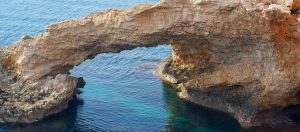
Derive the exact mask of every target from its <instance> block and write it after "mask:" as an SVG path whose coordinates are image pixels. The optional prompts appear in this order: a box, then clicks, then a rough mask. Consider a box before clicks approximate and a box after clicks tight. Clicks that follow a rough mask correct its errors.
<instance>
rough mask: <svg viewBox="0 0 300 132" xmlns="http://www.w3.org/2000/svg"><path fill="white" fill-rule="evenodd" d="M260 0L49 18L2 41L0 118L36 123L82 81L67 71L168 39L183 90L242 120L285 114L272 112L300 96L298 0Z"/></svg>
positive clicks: (168, 69) (175, 1)
mask: <svg viewBox="0 0 300 132" xmlns="http://www.w3.org/2000/svg"><path fill="white" fill-rule="evenodd" d="M259 2H262V1H259ZM259 2H257V3H254V2H250V1H249V2H248V1H239V0H228V1H214V0H162V1H161V2H160V3H157V4H154V5H138V6H135V7H133V8H130V9H128V10H119V9H110V10H106V11H104V12H98V13H93V14H90V15H88V16H86V17H84V18H80V19H75V20H70V21H64V22H59V23H54V24H51V25H49V26H48V27H47V29H46V32H45V33H43V34H41V35H39V36H35V37H31V36H25V37H23V38H22V40H20V41H19V42H16V43H15V44H13V45H11V46H9V47H7V48H4V49H1V52H0V53H1V55H0V57H1V60H2V64H3V66H4V67H3V68H1V69H2V73H1V74H2V75H3V76H5V77H6V78H10V79H8V81H6V82H5V81H4V82H2V83H3V84H5V87H3V88H2V91H4V93H9V94H10V96H8V97H6V98H9V99H8V101H6V102H5V103H3V105H2V107H1V108H2V109H4V110H2V111H0V121H1V122H33V121H36V120H38V119H41V118H43V117H44V116H47V115H50V114H53V113H57V112H59V111H61V110H63V109H65V108H66V107H67V104H68V101H69V100H70V99H72V96H74V95H75V91H76V88H77V81H78V79H77V78H74V77H72V76H70V75H68V72H69V70H70V69H72V68H73V67H74V66H76V65H79V64H80V63H82V62H83V61H84V60H86V59H89V58H93V57H94V56H95V55H97V54H100V53H106V52H120V51H122V50H127V49H133V48H136V47H148V46H155V45H158V44H163V43H169V44H171V46H172V49H173V55H172V60H170V62H169V63H168V64H167V65H166V66H165V67H164V69H163V70H162V72H161V73H162V79H163V80H165V81H167V82H170V83H172V84H173V85H174V87H176V88H178V89H179V90H180V93H179V96H180V97H182V98H183V99H186V100H189V101H192V102H194V103H198V104H201V105H205V106H208V107H211V108H215V109H219V110H222V111H225V112H228V113H231V114H233V116H234V117H235V118H236V119H237V120H238V121H239V122H240V123H241V124H242V125H243V126H244V127H250V126H260V125H262V124H270V125H276V124H278V123H285V121H286V120H282V122H273V120H276V119H277V118H278V117H279V116H277V115H279V114H282V113H281V110H282V109H284V108H285V107H287V106H289V105H294V104H298V103H300V100H299V98H298V96H299V95H298V92H299V90H300V85H299V83H300V81H299V80H300V75H299V74H300V69H299V67H300V62H299V59H300V57H299V54H300V50H299V49H300V46H299V39H300V38H299V36H300V31H299V28H300V26H299V25H300V23H299V18H298V17H299V16H298V14H297V10H298V9H299V7H300V6H299V5H297V4H295V3H296V2H294V4H292V3H288V2H284V1H283V2H281V1H277V2H275V3H274V4H272V5H269V3H268V4H265V3H259ZM290 10H292V11H293V13H294V14H291V11H290ZM295 10H296V11H295ZM14 76H16V77H17V78H16V79H13V77H14ZM3 86H4V85H3ZM27 96H30V97H27ZM0 97H1V96H0ZM3 98H4V97H3ZM14 98H17V99H15V100H14ZM32 98H33V99H32ZM276 114H277V115H276ZM280 116H281V115H280Z"/></svg>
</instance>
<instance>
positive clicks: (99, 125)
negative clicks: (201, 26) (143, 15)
mask: <svg viewBox="0 0 300 132" xmlns="http://www.w3.org/2000/svg"><path fill="white" fill-rule="evenodd" d="M157 1H158V0H1V1H0V47H5V46H7V45H9V44H11V43H13V42H15V41H17V40H19V39H20V37H21V36H23V35H37V34H39V33H41V32H43V31H44V28H45V26H46V25H47V24H49V23H52V22H56V21H60V20H66V19H72V18H77V17H81V16H84V15H86V14H88V13H92V12H96V11H101V10H104V9H106V8H112V7H113V8H128V7H130V6H133V5H135V4H137V3H154V2H157ZM170 55H171V49H170V47H169V46H167V45H162V46H158V47H153V48H137V49H135V50H132V51H123V52H121V53H118V54H110V53H109V54H101V55H98V56H97V57H96V58H95V59H93V60H87V61H86V62H84V63H83V64H82V65H80V66H78V67H76V68H75V69H73V70H72V74H73V75H74V76H78V77H84V79H85V80H86V82H87V84H86V86H85V88H84V89H81V92H79V93H80V94H79V95H78V97H77V98H76V99H74V101H72V102H71V103H70V107H69V108H68V109H67V110H66V111H64V112H62V113H60V114H58V115H55V116H50V117H48V118H46V119H44V120H43V121H40V122H37V123H33V124H18V125H16V124H1V125H0V131H18V132H19V131H21V132H22V131H29V132H45V131H49V132H53V131H54V132H56V131H57V132H60V131H62V132H64V131H66V132H69V131H147V132H148V131H201V132H202V131H203V132H211V131H230V132H232V131H239V130H240V128H239V125H238V124H237V122H236V121H235V120H233V119H232V118H230V117H229V116H228V115H226V114H223V113H221V112H217V111H213V110H210V109H207V108H204V107H200V106H195V105H193V104H190V103H187V102H183V101H182V100H180V99H179V98H178V97H177V96H176V92H175V91H174V90H173V89H172V88H171V87H170V86H168V85H165V84H163V83H162V82H161V81H160V80H159V78H158V77H157V76H155V75H154V74H153V72H154V70H155V69H157V67H158V65H159V63H160V62H162V61H163V60H165V59H166V58H168V57H169V56H170Z"/></svg>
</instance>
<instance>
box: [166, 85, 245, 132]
mask: <svg viewBox="0 0 300 132" xmlns="http://www.w3.org/2000/svg"><path fill="white" fill-rule="evenodd" d="M164 95H165V100H166V103H167V104H168V108H169V110H170V111H171V114H170V116H169V120H168V125H166V126H165V128H164V130H165V131H205V132H207V131H222V132H227V131H228V132H235V131H241V128H240V125H239V124H238V122H237V121H236V120H235V119H233V118H232V117H230V116H229V115H227V114H225V113H223V112H219V111H215V110H212V109H209V108H206V107H202V106H199V105H195V104H192V103H189V102H185V101H183V100H181V99H180V98H179V97H178V96H177V93H176V91H175V90H174V89H173V88H172V87H171V86H169V85H167V84H164Z"/></svg>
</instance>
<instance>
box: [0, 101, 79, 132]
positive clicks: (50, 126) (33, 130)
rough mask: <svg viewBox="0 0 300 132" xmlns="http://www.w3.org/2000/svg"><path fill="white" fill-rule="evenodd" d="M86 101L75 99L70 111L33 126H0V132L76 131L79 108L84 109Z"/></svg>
mask: <svg viewBox="0 0 300 132" xmlns="http://www.w3.org/2000/svg"><path fill="white" fill-rule="evenodd" d="M83 104H84V101H83V100H81V99H78V98H77V97H74V99H73V100H72V101H71V102H70V103H69V107H68V109H66V110H64V111H63V112H60V113H58V114H56V115H52V116H49V117H46V118H45V119H43V120H41V121H39V122H36V123H32V124H0V131H2V130H3V131H6V130H7V131H10V132H61V131H69V132H70V131H75V130H76V119H77V111H78V108H80V107H82V106H83Z"/></svg>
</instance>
